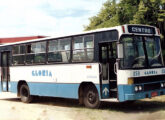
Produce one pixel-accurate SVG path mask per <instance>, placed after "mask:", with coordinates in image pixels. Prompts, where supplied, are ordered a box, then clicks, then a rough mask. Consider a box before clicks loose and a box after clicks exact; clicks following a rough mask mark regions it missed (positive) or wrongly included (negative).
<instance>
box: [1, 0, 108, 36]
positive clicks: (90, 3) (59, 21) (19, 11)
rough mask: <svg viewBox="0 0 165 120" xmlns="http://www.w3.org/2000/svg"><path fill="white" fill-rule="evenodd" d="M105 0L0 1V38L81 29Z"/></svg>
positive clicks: (67, 32)
mask: <svg viewBox="0 0 165 120" xmlns="http://www.w3.org/2000/svg"><path fill="white" fill-rule="evenodd" d="M105 1H106V0H0V38H2V37H21V36H33V35H35V36H36V35H46V36H56V35H63V34H72V33H77V32H82V31H83V29H84V27H83V26H84V25H88V24H89V18H90V17H92V16H94V15H96V14H97V13H98V12H99V10H100V9H101V7H102V4H103V3H104V2H105Z"/></svg>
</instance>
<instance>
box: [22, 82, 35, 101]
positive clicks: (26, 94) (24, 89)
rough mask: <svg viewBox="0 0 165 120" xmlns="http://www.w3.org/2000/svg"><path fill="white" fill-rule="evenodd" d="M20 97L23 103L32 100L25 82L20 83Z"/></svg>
mask: <svg viewBox="0 0 165 120" xmlns="http://www.w3.org/2000/svg"><path fill="white" fill-rule="evenodd" d="M20 97H21V101H22V102H24V103H30V102H31V101H32V96H31V95H30V91H29V87H28V86H27V85H26V84H23V85H21V88H20Z"/></svg>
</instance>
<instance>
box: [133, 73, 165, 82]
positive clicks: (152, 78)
mask: <svg viewBox="0 0 165 120" xmlns="http://www.w3.org/2000/svg"><path fill="white" fill-rule="evenodd" d="M163 81H165V75H157V76H146V77H137V78H134V84H143V83H151V82H163ZM159 84H160V83H159Z"/></svg>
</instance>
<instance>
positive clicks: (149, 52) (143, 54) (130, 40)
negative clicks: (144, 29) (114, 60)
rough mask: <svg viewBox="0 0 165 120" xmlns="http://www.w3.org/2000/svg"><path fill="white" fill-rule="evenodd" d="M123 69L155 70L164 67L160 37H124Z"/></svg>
mask: <svg viewBox="0 0 165 120" xmlns="http://www.w3.org/2000/svg"><path fill="white" fill-rule="evenodd" d="M121 41H122V42H123V51H124V59H123V63H122V65H121V66H122V67H123V68H154V67H160V66H163V62H162V57H161V48H160V38H159V37H153V36H152V37H149V36H124V37H122V40H121Z"/></svg>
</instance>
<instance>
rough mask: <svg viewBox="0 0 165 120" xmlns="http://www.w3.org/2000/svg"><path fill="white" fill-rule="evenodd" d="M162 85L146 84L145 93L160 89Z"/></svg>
mask: <svg viewBox="0 0 165 120" xmlns="http://www.w3.org/2000/svg"><path fill="white" fill-rule="evenodd" d="M160 88H161V86H160V83H152V84H144V91H149V90H156V89H160Z"/></svg>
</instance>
